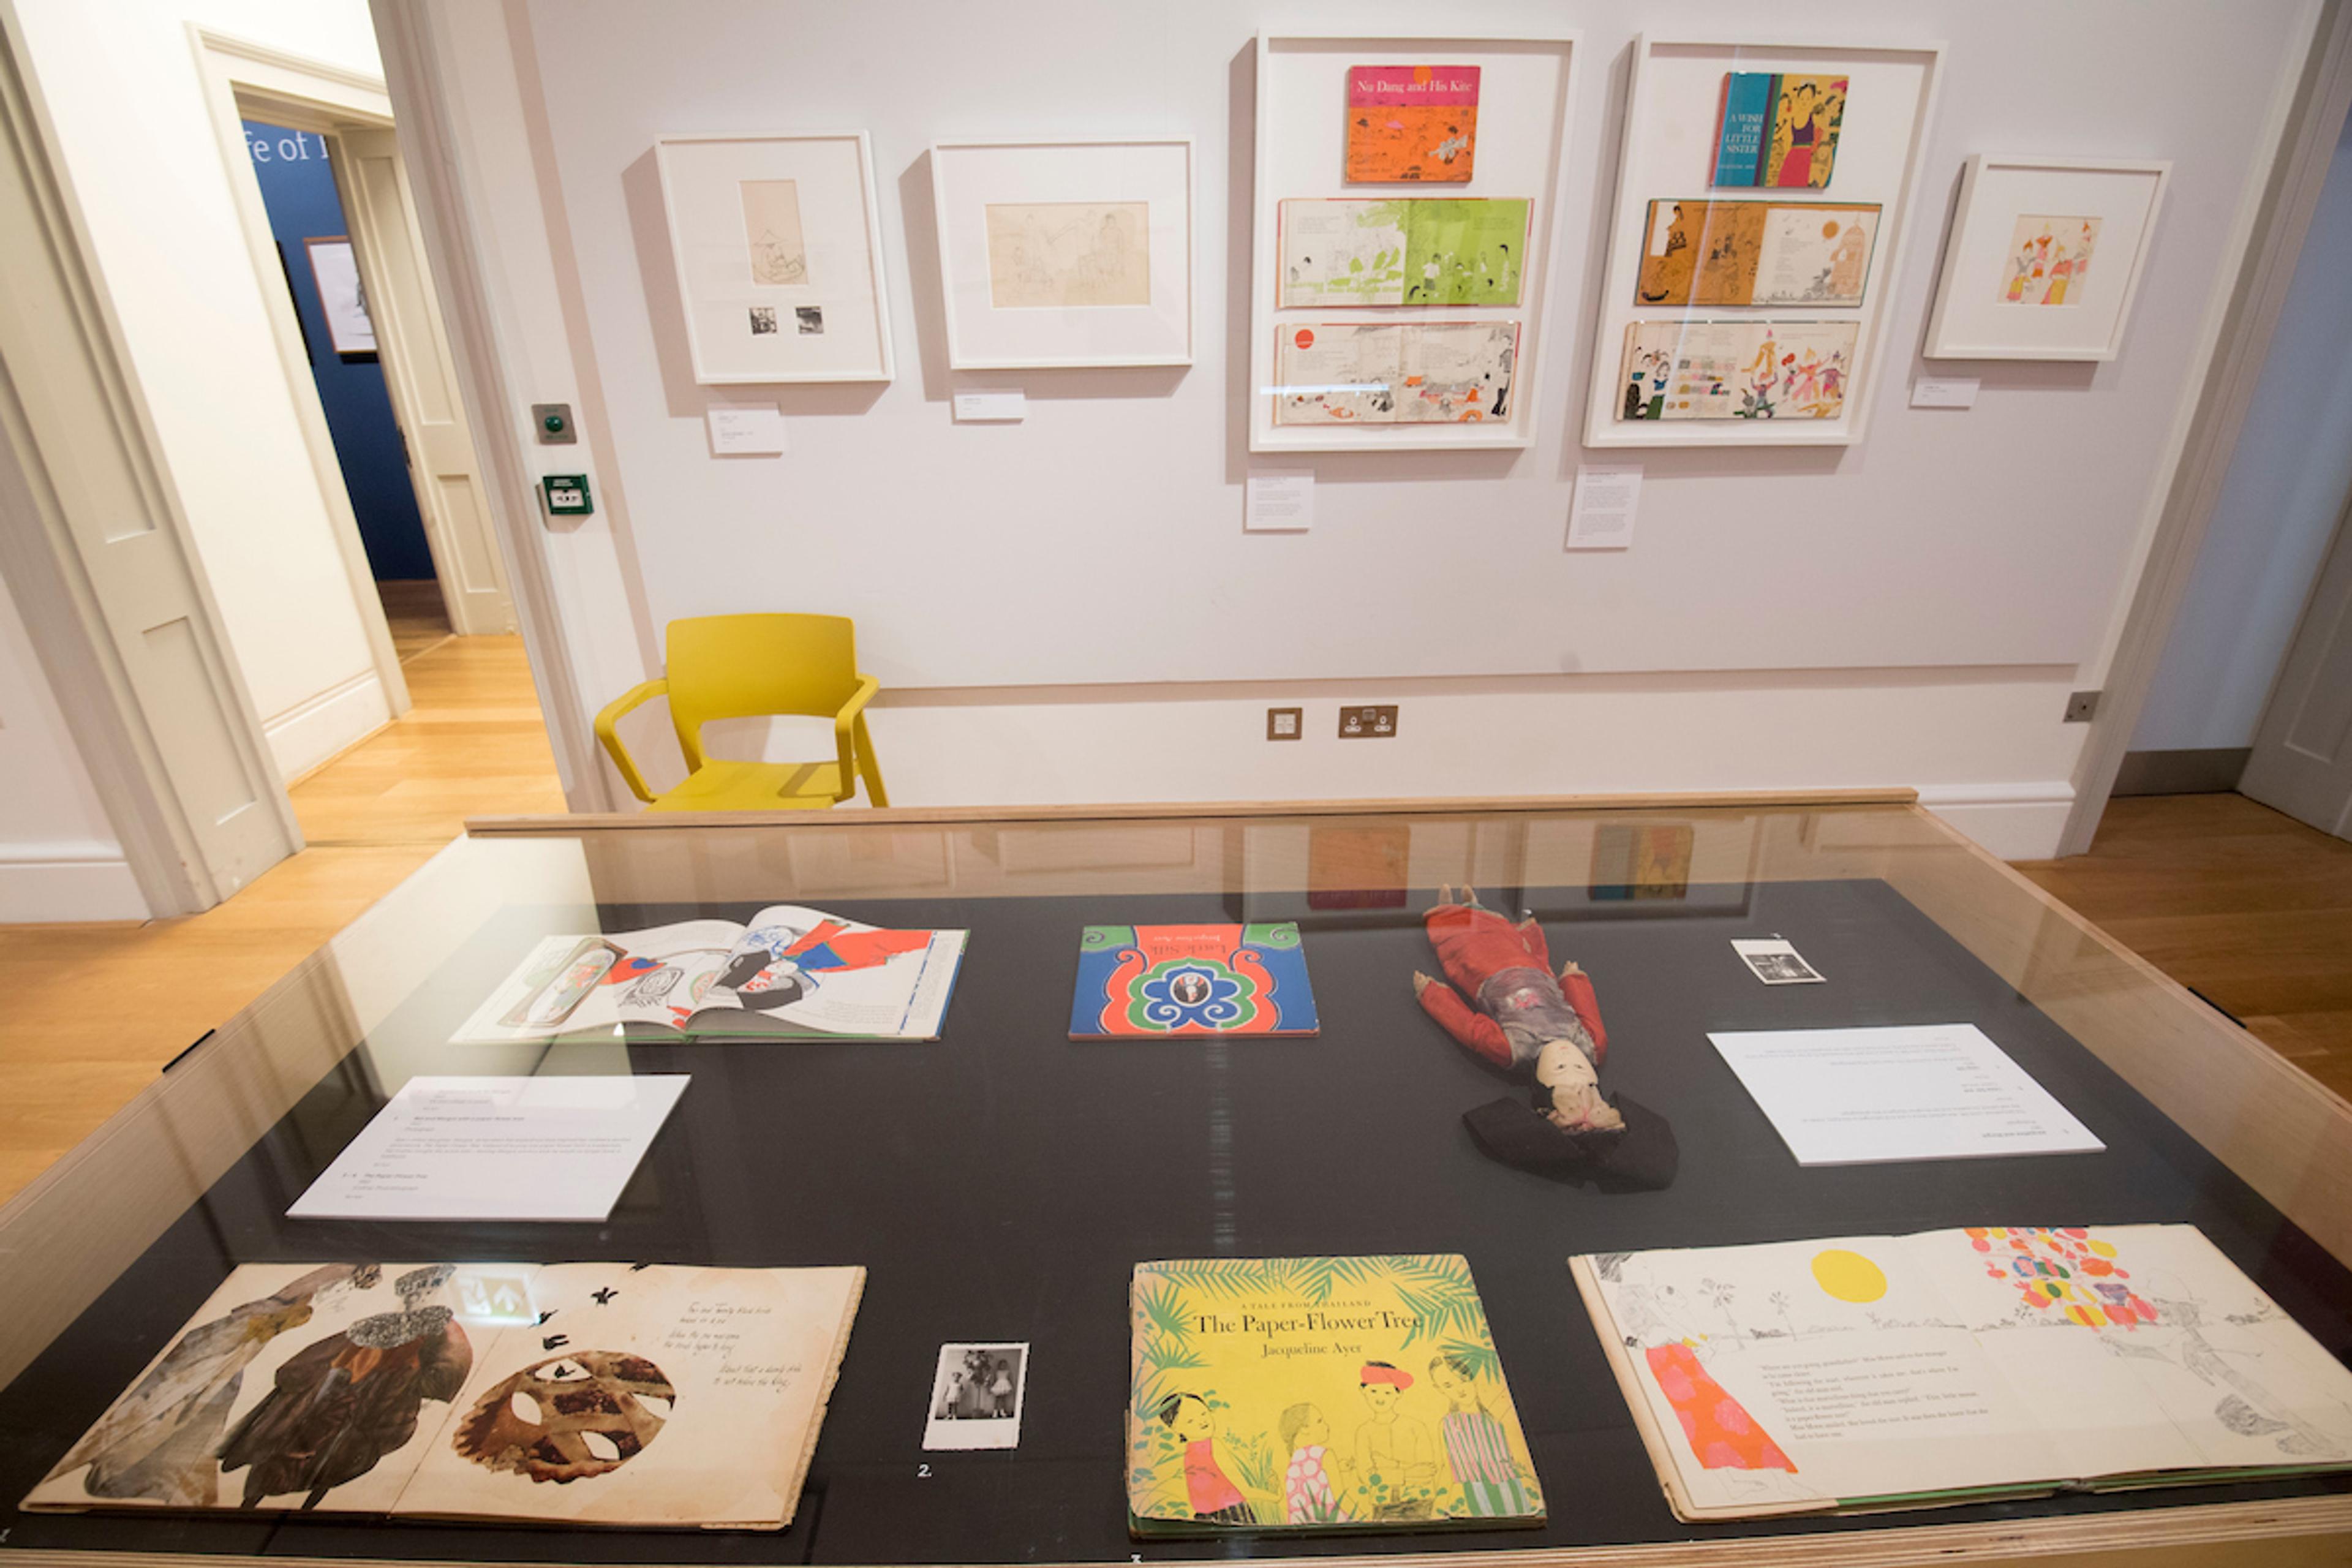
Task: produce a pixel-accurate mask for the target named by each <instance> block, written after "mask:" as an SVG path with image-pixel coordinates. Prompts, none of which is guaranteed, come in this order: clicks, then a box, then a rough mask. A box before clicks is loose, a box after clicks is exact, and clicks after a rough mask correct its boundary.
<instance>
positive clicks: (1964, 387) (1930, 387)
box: [1911, 375, 1982, 408]
mask: <svg viewBox="0 0 2352 1568" xmlns="http://www.w3.org/2000/svg"><path fill="white" fill-rule="evenodd" d="M1980 384H1982V383H1981V380H1980V378H1979V377H1977V376H1973V375H1937V376H1928V375H1923V376H1921V377H1920V378H1919V379H1918V380H1916V381H1915V382H1913V383H1912V384H1911V406H1912V407H1914V408H1974V407H1975V406H1976V405H1977V388H1978V387H1979V385H1980Z"/></svg>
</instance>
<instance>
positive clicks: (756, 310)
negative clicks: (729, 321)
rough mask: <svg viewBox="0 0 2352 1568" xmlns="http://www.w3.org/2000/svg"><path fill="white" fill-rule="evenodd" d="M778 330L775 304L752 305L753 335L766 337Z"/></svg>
mask: <svg viewBox="0 0 2352 1568" xmlns="http://www.w3.org/2000/svg"><path fill="white" fill-rule="evenodd" d="M775 330H776V308H775V307H774V306H773V305H754V306H752V307H751V335H752V336H753V337H755V338H764V337H766V336H767V335H768V334H769V333H771V332H772V331H775Z"/></svg>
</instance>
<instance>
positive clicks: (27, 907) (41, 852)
mask: <svg viewBox="0 0 2352 1568" xmlns="http://www.w3.org/2000/svg"><path fill="white" fill-rule="evenodd" d="M146 918H147V900H145V899H144V898H143V897H142V896H141V895H140V892H139V879H137V878H135V877H133V876H132V875H131V862H130V861H128V860H126V859H124V858H123V857H122V850H121V846H119V845H114V844H18V845H5V846H0V925H30V924H35V923H37V922H45V921H143V920H145V919H146Z"/></svg>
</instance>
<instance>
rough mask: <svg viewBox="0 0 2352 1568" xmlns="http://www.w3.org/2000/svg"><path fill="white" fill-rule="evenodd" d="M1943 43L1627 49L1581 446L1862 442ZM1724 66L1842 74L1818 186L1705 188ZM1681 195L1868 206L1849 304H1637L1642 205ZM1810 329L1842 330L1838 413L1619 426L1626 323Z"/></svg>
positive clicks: (1647, 37) (1651, 44) (1666, 42)
mask: <svg viewBox="0 0 2352 1568" xmlns="http://www.w3.org/2000/svg"><path fill="white" fill-rule="evenodd" d="M1944 56H1945V46H1944V45H1943V44H1942V43H1940V42H1906V41H1885V40H1860V41H1857V40H1851V39H1845V40H1831V39H1819V38H1811V37H1743V38H1738V39H1727V38H1720V37H1660V36H1653V35H1651V34H1648V33H1644V34H1643V35H1641V36H1640V37H1637V38H1635V39H1634V42H1633V64H1632V69H1631V73H1630V76H1629V79H1628V81H1627V85H1626V92H1625V124H1624V130H1623V134H1622V137H1621V138H1620V140H1619V152H1618V164H1617V184H1616V191H1615V195H1614V197H1613V199H1612V206H1611V212H1612V221H1611V227H1610V237H1609V247H1608V257H1607V263H1606V265H1605V267H1604V268H1602V279H1603V281H1602V285H1601V303H1600V308H1599V310H1597V311H1596V312H1595V316H1594V338H1593V345H1592V368H1591V387H1590V388H1589V390H1588V393H1587V396H1586V401H1585V420H1584V445H1586V446H1587V447H1844V446H1851V445H1853V443H1855V442H1857V441H1859V440H1861V439H1862V438H1863V436H1864V432H1865V430H1866V428H1867V426H1868V423H1869V417H1870V410H1871V406H1872V405H1873V403H1874V401H1875V400H1876V395H1877V393H1878V390H1879V386H1878V377H1879V367H1880V365H1881V364H1882V363H1884V361H1885V353H1886V343H1887V339H1888V337H1889V336H1890V335H1891V334H1890V332H1889V331H1888V327H1889V316H1888V308H1889V306H1890V305H1891V304H1892V302H1893V298H1894V295H1895V286H1896V283H1897V280H1898V279H1900V278H1901V277H1902V268H1903V262H1904V258H1905V255H1906V251H1907V249H1908V245H1907V232H1908V230H1909V229H1910V227H1911V226H1912V223H1911V220H1912V218H1913V216H1914V214H1915V210H1916V207H1917V205H1919V201H1920V198H1921V196H1922V194H1923V191H1922V183H1923V180H1924V177H1925V162H1926V158H1927V140H1928V132H1929V131H1930V130H1931V128H1932V127H1933V125H1934V123H1935V114H1936V104H1937V98H1938V96H1939V94H1940V90H1941V88H1942V85H1943V74H1944ZM1732 71H1743V72H1762V71H1777V72H1782V73H1786V74H1821V75H1844V76H1846V77H1847V78H1848V79H1849V80H1850V81H1851V82H1852V83H1853V86H1852V87H1851V88H1850V89H1849V90H1848V94H1847V100H1846V104H1845V107H1844V110H1843V125H1842V129H1841V131H1840V133H1839V140H1838V142H1837V144H1836V159H1835V163H1834V164H1833V166H1832V173H1831V174H1830V177H1829V183H1828V184H1826V185H1823V186H1820V187H1798V188H1792V189H1775V188H1771V187H1766V186H1755V185H1750V186H1718V185H1716V184H1714V183H1713V176H1714V173H1715V168H1714V159H1715V157H1716V155H1717V134H1718V125H1717V115H1718V111H1719V109H1720V106H1721V103H1722V92H1723V79H1724V77H1725V75H1726V73H1728V72H1732ZM1693 197H1699V198H1711V199H1714V200H1717V201H1723V200H1754V199H1764V200H1771V201H1778V202H1793V203H1800V204H1802V203H1818V204H1820V205H1824V206H1832V207H1834V206H1840V205H1846V206H1852V205H1876V206H1877V207H1878V208H1879V218H1878V223H1877V227H1876V233H1875V237H1874V241H1873V243H1872V245H1871V247H1870V251H1869V259H1868V262H1867V266H1866V269H1865V271H1864V282H1863V290H1862V303H1861V304H1859V305H1855V306H1843V307H1836V306H1790V305H1770V306H1764V305H1744V306H1735V305H1705V306H1683V305H1676V306H1668V307H1663V308H1647V307H1644V306H1643V305H1642V304H1641V302H1640V301H1639V300H1638V299H1637V298H1636V291H1635V289H1636V283H1637V280H1638V279H1639V278H1640V276H1641V268H1642V258H1643V248H1644V246H1645V244H1646V243H1647V239H1648V214H1649V204H1650V203H1651V201H1653V200H1666V201H1672V200H1687V199H1689V198H1693ZM1637 321H1684V322H1708V323H1712V322H1743V321H1772V322H1786V323H1790V324H1798V323H1801V324H1805V325H1808V326H1810V325H1813V324H1817V323H1825V324H1835V325H1842V324H1843V323H1847V322H1851V323H1853V326H1854V328H1855V338H1854V345H1853V357H1852V359H1851V360H1850V361H1849V362H1848V364H1849V367H1850V374H1849V375H1848V376H1847V379H1846V383H1845V385H1844V388H1843V395H1842V399H1841V411H1840V412H1839V413H1838V414H1837V415H1836V416H1834V417H1828V418H1812V417H1804V418H1790V419H1780V418H1764V419H1748V418H1712V419H1700V418H1692V419H1664V420H1655V419H1648V420H1634V419H1627V418H1624V417H1622V413H1623V406H1624V399H1623V397H1622V395H1621V393H1622V387H1623V385H1624V371H1625V358H1626V354H1625V350H1626V341H1627V329H1628V327H1629V326H1631V325H1632V324H1633V323H1634V322H1637Z"/></svg>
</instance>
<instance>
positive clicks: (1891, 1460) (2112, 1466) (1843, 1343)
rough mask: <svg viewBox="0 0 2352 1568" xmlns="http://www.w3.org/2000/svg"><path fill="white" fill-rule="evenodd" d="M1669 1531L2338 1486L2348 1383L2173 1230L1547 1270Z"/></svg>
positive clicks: (1582, 1264)
mask: <svg viewBox="0 0 2352 1568" xmlns="http://www.w3.org/2000/svg"><path fill="white" fill-rule="evenodd" d="M1570 1269H1571V1271H1572V1272H1573V1273H1574V1275H1575V1278H1576V1283H1577V1289H1579V1290H1580V1291H1581V1292H1582V1294H1583V1297H1584V1304H1585V1306H1586V1308H1587V1309H1588V1310H1591V1314H1592V1321H1593V1326H1594V1327H1595V1328H1596V1329H1598V1330H1599V1331H1600V1334H1601V1346H1602V1348H1603V1350H1604V1351H1605V1352H1607V1354H1608V1356H1609V1361H1610V1364H1611V1366H1612V1369H1613V1370H1614V1371H1615V1372H1616V1374H1617V1382H1618V1386H1619V1387H1620V1388H1621V1389H1622V1391H1623V1392H1624V1394H1625V1397H1626V1400H1627V1402H1628V1403H1629V1404H1630V1405H1632V1406H1633V1419H1634V1424H1635V1425H1636V1426H1639V1427H1640V1428H1641V1433H1642V1441H1643V1445H1644V1446H1645V1447H1647V1448H1648V1449H1649V1452H1650V1460H1651V1463H1652V1464H1653V1465H1654V1466H1655V1467H1656V1468H1657V1472H1658V1479H1660V1480H1661V1481H1663V1482H1664V1485H1665V1489H1666V1498H1667V1500H1668V1501H1669V1502H1670V1503H1672V1505H1673V1507H1674V1510H1675V1517H1676V1518H1678V1519H1684V1520H1691V1521H1700V1520H1719V1519H1748V1518H1756V1517H1759V1516H1762V1515H1766V1514H1777V1513H1808V1512H1811V1513H1828V1512H1838V1513H1846V1512H1860V1511H1864V1510H1874V1509H1889V1508H1925V1507H1933V1506H1936V1505H1938V1504H1946V1503H1958V1502H1973V1501H1980V1500H1986V1499H1990V1498H2000V1497H2011V1496H2026V1495H2033V1494H2037V1493H2047V1492H2053V1491H2066V1490H2099V1491H2105V1490H2114V1489H2126V1488H2137V1487H2153V1486H2168V1485H2186V1484H2189V1483H2192V1482H2210V1481H2217V1480H2234V1479H2252V1478H2257V1477H2269V1476H2279V1475H2291V1474H2295V1473H2301V1472H2309V1471H2318V1470H2333V1469H2344V1468H2352V1372H2347V1371H2346V1370H2345V1368H2344V1367H2342V1366H2341V1365H2339V1364H2338V1363H2336V1359H2335V1358H2334V1357H2333V1356H2331V1355H2329V1354H2328V1353H2327V1352H2326V1350H2325V1349H2323V1348H2322V1347H2321V1346H2320V1344H2319V1342H2317V1341H2315V1340H2314V1339H2313V1338H2312V1337H2311V1335H2309V1334H2308V1333H2306V1332H2305V1331H2304V1330H2303V1329H2302V1327H2301V1326H2300V1325H2298V1324H2297V1323H2296V1322H2295V1321H2294V1319H2292V1318H2290V1317H2288V1316H2287V1315H2286V1314H2285V1313H2284V1312H2283V1311H2281V1310H2279V1308H2278V1305H2277V1304H2276V1303H2275V1302H2273V1300H2271V1299H2270V1298H2269V1297H2267V1296H2265V1295H2263V1292H2262V1291H2261V1290H2260V1289H2257V1288H2256V1287H2255V1286H2254V1283H2253V1282H2252V1280H2250V1279H2247V1278H2246V1277H2245V1275H2243V1274H2242V1273H2241V1272H2239V1270H2238V1268H2236V1266H2235V1265H2233V1264H2231V1262H2230V1260H2229V1259H2228V1258H2224V1257H2222V1256H2221V1253H2220V1251H2218V1250H2217V1249H2216V1248H2215V1247H2214V1246H2213V1244H2212V1243H2211V1242H2210V1241H2207V1240H2206V1239H2205V1237H2204V1236H2203V1235H2202V1234H2201V1233H2200V1232H2199V1231H2198V1230H2197V1228H2196V1227H2195V1226H2185V1225H2131V1226H2112V1227H2107V1226H2100V1227H2095V1228H2088V1229H2085V1228H2081V1227H2068V1228H2058V1229H2048V1228H2041V1227H2032V1226H2024V1227H2021V1226H1969V1227H1968V1228H1966V1229H1963V1230H1938V1231H1927V1232H1923V1233H1921V1234H1919V1235H1916V1236H1903V1237H1890V1236H1874V1237H1844V1238H1840V1239H1836V1240H1827V1241H1792V1242H1777V1243H1771V1244H1768V1245H1764V1246H1758V1247H1704V1248H1689V1249H1681V1250H1672V1251H1659V1252H1617V1253H1601V1254H1598V1255H1594V1256H1589V1257H1582V1258H1572V1259H1570Z"/></svg>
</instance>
